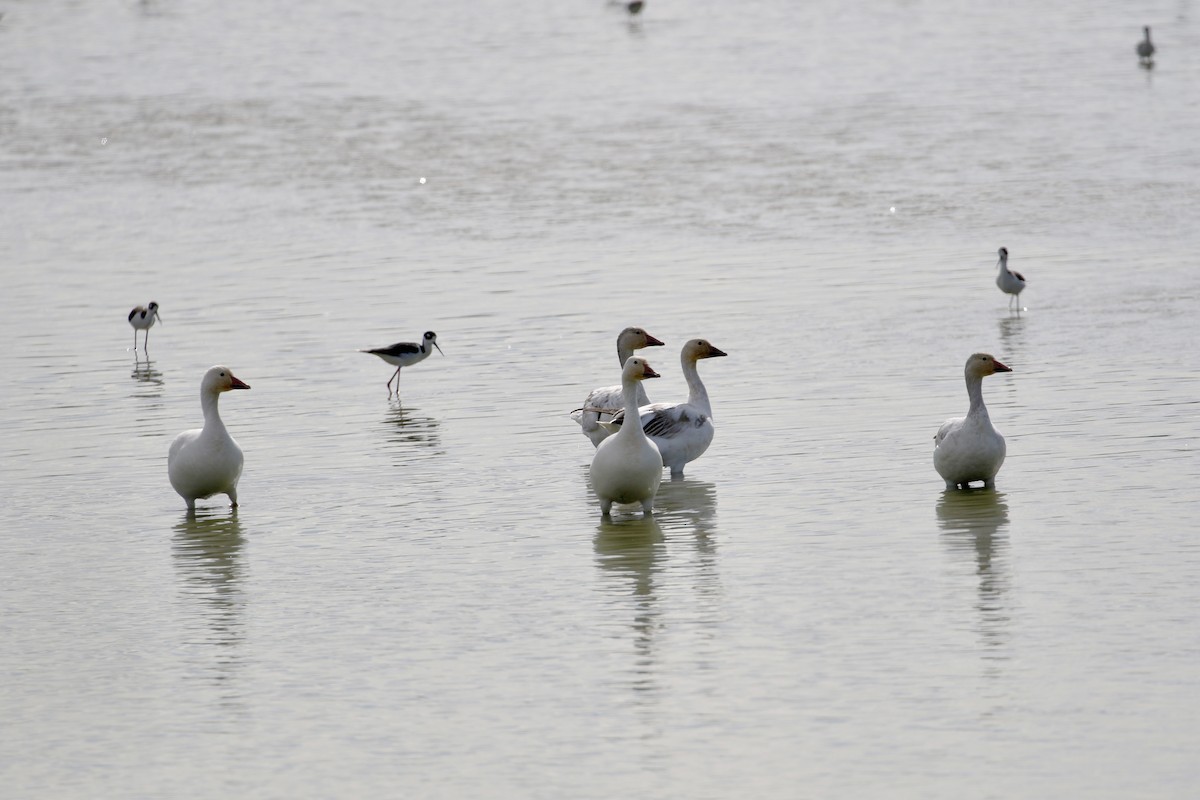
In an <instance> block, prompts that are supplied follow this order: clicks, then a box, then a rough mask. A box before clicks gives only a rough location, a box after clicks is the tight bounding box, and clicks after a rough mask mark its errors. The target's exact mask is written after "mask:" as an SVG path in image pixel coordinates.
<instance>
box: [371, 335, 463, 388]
mask: <svg viewBox="0 0 1200 800" xmlns="http://www.w3.org/2000/svg"><path fill="white" fill-rule="evenodd" d="M435 347H437V351H438V352H439V353H442V348H440V347H438V343H437V334H436V333H434V332H433V331H425V335H424V336H422V337H421V343H420V344H415V343H413V342H396V343H395V344H393V345H390V346H389V347H375V348H372V349H370V350H359V351H358V352H360V353H370V354H371V355H373V356H379V357H380V358H382V359H383V360H384V361H386V362H387V363H389V364H392V365H394V366H395V367H396V371H395V372H393V373H392V377H391V378H388V382H387V387H388V394H389V395H390V394H391V393H392V380H393V379H394V380H395V381H396V394H400V370H401V369H402V368H404V367H411V366H412V365H413V364H416V363H417V362H418V361H424V360H425V359H426V358H428V357H429V354H430V353H432V352H433V348H435ZM442 355H445V353H442Z"/></svg>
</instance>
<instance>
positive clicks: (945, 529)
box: [937, 489, 1008, 659]
mask: <svg viewBox="0 0 1200 800" xmlns="http://www.w3.org/2000/svg"><path fill="white" fill-rule="evenodd" d="M1004 498H1005V495H1004V493H1003V492H997V491H995V490H994V489H978V490H975V489H973V490H969V491H965V492H963V491H950V490H947V491H945V492H943V493H942V496H941V498H940V499H939V500H938V504H937V518H938V526H939V527H940V528H941V530H942V541H943V542H944V543H945V544H946V546H947V549H948V550H949V551H950V553H951V555H952V556H954V557H955V559H956V560H961V561H966V562H968V563H970V564H971V565H972V566H973V568H974V571H975V574H976V576H977V577H978V581H979V585H978V588H977V590H976V594H977V599H976V602H975V608H976V609H977V611H978V613H979V630H980V635H981V637H982V641H983V645H984V646H985V647H986V648H988V651H986V652H985V654H984V656H985V657H986V658H992V659H1006V658H1007V657H1008V656H1007V654H1005V653H1003V652H1001V651H999V648H1001V647H1002V646H1003V645H1004V643H1005V640H1006V636H1005V632H1006V631H1005V628H1006V626H1007V624H1008V612H1007V610H1006V609H1005V605H1004V596H1005V594H1006V592H1007V590H1008V575H1007V574H1006V571H1005V563H1006V550H1007V549H1008V535H1007V533H1006V531H1007V528H1008V504H1007V503H1006V502H1005V501H1004Z"/></svg>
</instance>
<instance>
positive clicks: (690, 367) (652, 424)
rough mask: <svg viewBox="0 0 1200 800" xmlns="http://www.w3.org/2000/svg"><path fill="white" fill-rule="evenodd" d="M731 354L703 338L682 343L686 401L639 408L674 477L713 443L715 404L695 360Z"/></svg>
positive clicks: (616, 422)
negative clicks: (713, 406) (686, 389)
mask: <svg viewBox="0 0 1200 800" xmlns="http://www.w3.org/2000/svg"><path fill="white" fill-rule="evenodd" d="M724 355H728V354H727V353H726V352H725V351H723V350H718V349H717V348H716V347H714V346H713V345H711V344H709V343H708V342H707V341H706V340H704V339H692V340H691V341H689V342H688V343H687V344H685V345H684V346H683V350H682V351H680V353H679V361H680V363H681V364H682V365H683V377H684V380H686V381H687V385H688V399H687V402H686V403H651V404H650V405H644V406H642V407H641V408H639V409H638V414H639V416H640V417H641V423H642V429H643V430H645V432H646V435H647V436H649V437H650V441H652V442H654V444H656V445H657V446H658V449H659V452H660V453H661V454H662V464H663V466H664V467H670V469H671V477H672V478H677V477H679V476H681V475H683V468H684V466H685V465H686V464H687V463H688V462H689V461H695V460H696V459H697V458H699V457H700V456H702V455H704V451H705V450H707V449H708V446H709V445H710V444H712V440H713V434H714V433H715V432H716V431H715V429H714V428H713V420H712V403H711V402H709V399H708V390H707V389H705V388H704V383H703V382H702V381H701V380H700V371H699V370H697V369H696V362H697V361H698V360H700V359H702V358H717V357H718V356H724ZM624 416H625V415H624V414H623V413H622V414H618V415H617V418H616V419H614V420H613V421H612V422H611V423H608V424H609V425H610V426H617V425H620V426H621V427H624V425H622V424H621V423H622V422H623V421H624Z"/></svg>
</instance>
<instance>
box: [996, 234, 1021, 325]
mask: <svg viewBox="0 0 1200 800" xmlns="http://www.w3.org/2000/svg"><path fill="white" fill-rule="evenodd" d="M999 253H1000V260H999V261H998V262H996V263H998V264H999V265H1000V272H999V274H998V275H996V285H997V286H999V287H1000V291H1002V292H1004V293H1006V294H1010V295H1012V297H1010V298H1008V307H1009V308H1012V304H1013V300H1016V301H1017V310H1018V311H1020V310H1021V301H1020V295H1021V292H1022V291H1024V289H1025V276H1024V275H1022V274H1021V273H1019V272H1013V271H1012V270H1011V269H1009V268H1008V248H1007V247H1001V248H1000V250H999Z"/></svg>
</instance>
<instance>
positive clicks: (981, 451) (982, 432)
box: [933, 353, 1012, 489]
mask: <svg viewBox="0 0 1200 800" xmlns="http://www.w3.org/2000/svg"><path fill="white" fill-rule="evenodd" d="M963 372H964V374H965V375H966V378H967V396H968V397H970V398H971V407H970V409H968V411H967V415H966V416H965V417H956V418H954V419H948V420H946V421H945V422H944V423H942V427H941V428H939V429H938V432H937V434H935V435H934V437H933V441H934V446H933V466H934V468H935V469H937V471H938V474H939V475H941V476H942V478H943V479H944V480H945V481H946V488H947V489H954V488H956V487H959V486H961V487H962V488H964V489H966V488H967V484H969V483H970V482H971V481H983V486H984V488H985V489H994V488H996V473H997V472H999V471H1000V465H1002V464H1003V463H1004V455H1005V453H1006V447H1005V444H1004V437H1003V436H1001V435H1000V431H998V430H996V428H995V426H993V425H992V420H991V418H990V417H989V416H988V411H987V406H985V405H984V404H983V379H984V378H985V377H987V376H988V375H993V374H995V373H997V372H1012V370H1011V369H1009V368H1008V367H1006V366H1004V365H1003V364H1001V363H1000V362H999V361H997V360H996V359H995V358H993V357H992V356H990V355H988V354H987V353H975V354H974V355H972V356H971V357H970V358H968V359H967V365H966V368H965V369H964V370H963Z"/></svg>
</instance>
